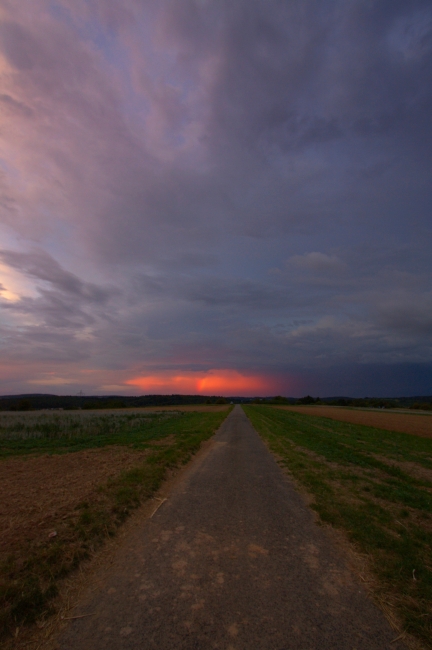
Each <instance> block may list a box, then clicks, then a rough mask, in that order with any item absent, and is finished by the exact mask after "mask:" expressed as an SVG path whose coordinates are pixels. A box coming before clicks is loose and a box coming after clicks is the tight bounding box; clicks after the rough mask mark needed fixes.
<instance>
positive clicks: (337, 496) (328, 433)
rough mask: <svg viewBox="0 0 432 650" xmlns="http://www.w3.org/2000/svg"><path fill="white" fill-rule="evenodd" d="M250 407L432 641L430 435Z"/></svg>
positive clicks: (273, 444)
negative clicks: (418, 434)
mask: <svg viewBox="0 0 432 650" xmlns="http://www.w3.org/2000/svg"><path fill="white" fill-rule="evenodd" d="M244 408H245V411H246V413H247V415H248V417H249V418H250V420H251V421H252V423H253V425H254V427H255V428H256V430H257V431H258V432H259V433H260V434H261V436H262V437H263V438H264V439H265V440H266V441H267V443H268V445H269V447H270V449H271V450H272V451H273V452H275V453H276V454H277V455H278V457H279V458H280V459H281V463H282V464H283V465H284V466H285V467H286V469H287V470H288V471H289V473H291V474H292V476H293V477H294V478H295V479H296V480H297V481H298V483H299V484H300V485H302V486H303V487H304V488H305V489H306V490H307V491H308V493H309V494H310V495H312V497H313V504H312V508H314V509H315V510H316V512H317V513H318V515H319V516H320V518H321V520H322V521H323V522H326V523H328V524H331V525H332V526H334V527H336V528H338V529H341V530H343V531H345V533H346V535H347V536H348V538H349V540H350V541H351V542H352V543H354V545H355V547H356V549H357V550H359V551H360V552H361V553H362V554H364V555H366V556H367V558H368V561H369V566H370V568H371V570H372V572H373V573H374V575H375V576H376V578H377V587H376V595H377V597H378V598H379V599H380V600H385V602H387V603H389V604H390V605H391V607H392V609H393V611H394V612H395V613H396V614H397V616H398V618H399V620H400V621H401V622H402V625H403V628H404V630H405V631H406V632H408V633H410V634H412V635H414V636H416V637H417V638H418V639H420V640H421V641H422V643H423V644H424V645H425V646H426V647H428V648H432V642H431V639H432V440H431V439H427V438H420V437H418V436H414V435H411V434H405V433H398V432H392V431H386V430H383V429H374V428H372V427H366V426H362V425H356V424H350V423H346V422H339V421H336V420H330V419H329V418H324V417H313V416H309V415H303V414H300V413H293V412H290V411H281V410H279V409H276V408H271V407H265V406H264V407H263V406H247V407H244Z"/></svg>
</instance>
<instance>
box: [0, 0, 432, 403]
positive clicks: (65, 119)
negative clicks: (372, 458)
mask: <svg viewBox="0 0 432 650" xmlns="http://www.w3.org/2000/svg"><path fill="white" fill-rule="evenodd" d="M0 51H1V53H2V55H3V57H4V61H5V63H4V66H5V67H4V69H3V68H1V69H0V75H1V80H2V81H3V88H2V91H1V93H0V111H1V113H0V115H1V119H2V123H1V125H2V133H3V134H4V141H5V145H4V148H3V151H4V156H3V157H2V159H1V160H0V205H2V206H3V207H2V209H3V212H2V222H3V223H4V224H7V228H8V230H5V237H7V238H10V237H12V236H11V235H10V233H11V232H12V233H16V239H13V237H12V239H11V244H10V246H9V239H8V241H7V242H6V243H5V244H4V245H3V246H2V248H3V249H8V250H3V252H2V256H1V258H2V261H3V264H4V265H5V269H6V271H5V273H6V276H5V279H2V285H3V288H2V291H1V295H3V296H4V297H6V298H7V295H8V291H9V292H12V294H13V293H14V291H15V293H17V294H18V295H19V299H16V298H13V300H12V299H10V297H9V298H8V299H7V300H9V301H7V300H6V298H5V300H3V303H4V307H5V309H4V313H5V319H6V320H5V325H4V329H3V332H4V336H5V337H6V338H5V340H7V341H9V348H8V354H9V356H10V357H11V358H12V357H13V354H15V352H16V354H17V355H18V354H19V356H20V358H22V356H23V352H22V351H23V350H25V354H26V355H28V359H33V358H37V359H41V358H48V357H49V358H50V359H56V358H57V359H59V360H61V362H62V363H64V366H65V368H66V367H67V363H68V361H69V360H71V359H73V358H76V359H78V358H79V359H82V360H83V363H84V361H85V362H86V363H88V367H89V368H90V367H93V366H96V367H97V368H99V369H103V368H119V367H122V368H124V369H126V370H127V368H132V367H135V366H137V365H138V366H140V367H142V368H144V367H145V366H146V364H150V365H151V366H152V367H153V368H154V367H156V366H157V364H158V363H159V366H160V368H162V369H163V370H164V371H165V370H167V369H169V367H170V364H171V366H172V367H174V366H175V367H176V368H183V369H188V370H197V369H199V368H203V369H204V370H208V369H211V368H217V367H223V368H234V369H236V368H237V369H242V368H243V369H255V370H257V371H267V370H268V371H269V372H273V373H276V374H277V373H279V375H278V376H283V375H284V374H286V375H290V373H291V374H293V373H294V374H295V376H297V377H300V376H302V372H303V375H304V377H307V378H308V379H307V380H308V381H309V382H311V384H310V385H312V384H313V382H312V379H311V377H312V376H313V372H314V369H316V372H317V377H320V379H319V381H320V382H321V383H320V384H319V385H320V386H321V385H322V386H323V387H325V386H329V387H332V392H339V391H337V390H336V387H337V377H338V368H339V369H340V378H341V379H340V381H341V384H342V385H344V380H343V377H345V375H346V372H347V371H346V368H348V367H352V368H353V373H354V374H355V376H356V377H357V378H358V380H357V379H356V380H355V381H354V380H353V383H352V386H353V390H355V391H356V392H360V393H367V392H370V391H368V390H367V388H366V385H367V383H368V382H369V383H370V385H371V386H372V385H374V386H378V385H379V386H383V387H384V385H385V381H384V379H383V380H382V381H381V384H379V382H378V383H375V384H374V383H373V381H372V377H373V373H374V372H378V370H376V369H377V368H379V367H380V368H381V367H383V368H387V367H393V366H394V367H396V365H397V364H399V365H398V367H403V364H411V365H410V366H409V367H410V368H411V370H410V373H411V374H410V375H409V376H410V377H412V376H413V374H415V368H420V366H417V365H412V364H418V363H421V362H424V363H430V362H432V350H431V347H430V334H431V329H432V325H431V323H432V312H431V309H430V305H431V304H432V301H431V297H432V294H431V289H430V287H431V279H432V269H431V261H430V254H429V251H430V239H431V217H430V215H431V207H432V205H431V204H432V200H431V189H430V188H431V185H432V184H431V162H432V160H431V152H432V123H431V120H430V115H431V109H432V9H431V6H430V2H428V1H421V0H413V2H411V3H409V4H407V3H405V2H399V1H398V0H396V1H395V0H392V1H391V2H390V0H383V1H382V2H371V3H364V2H361V1H360V0H359V1H354V2H350V3H346V2H343V1H342V0H339V1H335V2H331V3H329V2H325V1H324V0H302V1H300V0H299V1H295V2H289V3H287V2H285V3H281V2H279V1H276V0H270V1H266V2H264V1H263V0H260V1H258V0H254V1H252V2H251V1H248V2H246V1H243V0H239V1H237V2H235V3H232V2H227V1H221V2H214V1H211V0H200V1H198V0H182V1H180V2H172V1H170V0H162V1H158V2H154V1H153V0H147V1H145V2H138V1H135V0H126V1H125V2H124V3H122V4H121V7H120V5H119V4H118V3H116V2H113V1H108V0H98V1H97V2H95V3H93V4H91V5H89V4H88V3H86V2H81V0H76V2H73V3H72V2H68V1H67V0H59V1H58V2H57V3H54V4H53V3H49V2H45V0H37V2H30V3H24V4H23V5H22V6H21V5H17V4H15V3H10V2H7V3H6V4H5V20H4V22H3V24H2V26H1V29H0ZM2 65H3V63H2ZM14 236H15V235H14ZM35 244H36V245H37V249H35ZM9 249H13V250H9ZM48 250H49V253H48V252H47V251H48ZM29 251H30V252H29ZM66 260H67V261H66ZM66 269H69V270H66ZM8 273H9V274H10V275H9V276H8V275H7V274H8ZM14 273H16V274H18V275H17V277H16V278H15V276H14V275H13V274H14ZM21 276H24V277H25V278H26V282H30V284H31V285H32V287H33V289H32V291H30V292H29V290H28V287H27V285H26V287H27V288H26V289H25V290H24V289H23V290H22V291H21V290H20V289H19V287H20V286H21V285H20V282H21V280H20V277H21ZM95 278H96V279H95ZM14 282H15V283H16V286H17V287H18V289H16V290H13V283H14ZM11 287H12V289H11ZM12 294H11V295H12ZM14 319H15V320H14ZM20 319H21V321H20ZM17 323H19V324H20V327H19V328H18V329H17V327H16V325H17ZM12 351H15V352H12ZM19 351H20V352H19ZM380 364H381V365H380ZM395 364H396V365H395ZM400 364H402V365H400ZM363 366H364V367H366V366H367V367H368V368H371V369H372V368H374V369H375V370H370V372H369V371H368V372H369V374H368V373H367V372H366V371H365V373H363V374H362V371H361V368H362V367H363ZM354 368H356V370H355V371H354ZM302 369H303V370H302ZM344 369H345V370H344ZM126 370H125V371H126ZM65 372H66V370H65ZM308 373H309V374H308ZM326 373H327V374H326ZM344 373H345V374H344ZM386 373H387V370H385V371H384V370H383V371H382V374H381V375H380V376H381V377H383V378H384V377H389V376H390V375H389V373H387V374H386ZM418 373H419V374H418V376H419V377H423V379H422V380H420V379H419V382H420V384H421V381H425V380H424V377H425V376H426V375H424V373H423V371H421V370H418ZM422 373H423V374H422ZM398 376H400V382H402V377H403V373H402V372H401V373H400V375H398ZM407 376H408V375H407ZM326 377H327V378H328V381H329V383H328V384H326V383H325V382H326ZM299 381H300V380H299ZM305 381H306V380H305ZM398 381H399V380H398ZM410 381H411V380H410ZM410 381H408V379H407V382H406V391H408V392H409V391H410V390H411V389H410V385H411V384H410ZM356 382H357V383H356ZM110 383H111V382H110ZM414 384H415V382H414ZM414 384H412V385H414ZM313 385H315V384H313ZM398 385H400V386H401V387H402V385H403V382H402V383H400V384H398ZM416 385H417V384H416ZM424 385H425V386H426V385H428V384H427V382H426V381H425V383H424ZM362 386H364V390H363V388H362ZM303 387H305V385H303V384H302V388H303ZM333 388H334V390H333ZM299 390H300V389H299ZM305 390H306V391H307V390H308V389H307V388H306V387H305ZM311 390H312V389H311ZM329 390H330V388H329ZM377 390H378V388H377ZM380 390H381V388H380ZM383 390H384V388H383ZM318 392H320V393H321V394H322V393H323V392H324V393H325V392H328V391H327V389H326V390H321V389H320V390H319V391H318ZM384 392H385V390H384ZM402 392H403V391H402Z"/></svg>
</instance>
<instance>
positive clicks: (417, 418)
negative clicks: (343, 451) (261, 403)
mask: <svg viewBox="0 0 432 650" xmlns="http://www.w3.org/2000/svg"><path fill="white" fill-rule="evenodd" d="M277 408H281V409H284V410H287V411H294V412H295V413H304V414H305V415H316V416H317V417H321V418H331V419H332V420H339V421H340V422H352V423H353V424H364V425H365V426H367V427H376V428H378V429H386V430H387V431H400V432H401V433H413V434H415V435H416V436H423V437H425V438H432V415H426V414H425V415H423V414H422V415H418V414H417V413H413V414H411V413H389V412H387V411H383V412H373V411H361V410H355V409H344V408H341V407H339V406H278V407H277Z"/></svg>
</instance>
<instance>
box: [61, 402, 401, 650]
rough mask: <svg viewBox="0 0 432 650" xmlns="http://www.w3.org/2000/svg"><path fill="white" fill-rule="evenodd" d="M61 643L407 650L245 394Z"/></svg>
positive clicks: (65, 647)
mask: <svg viewBox="0 0 432 650" xmlns="http://www.w3.org/2000/svg"><path fill="white" fill-rule="evenodd" d="M98 584H99V586H98V588H97V590H96V591H92V592H91V593H89V594H88V595H87V596H86V597H85V598H84V600H83V601H82V602H81V604H80V605H79V606H78V608H77V609H76V610H75V612H74V614H76V616H81V618H76V619H75V620H73V621H71V622H70V624H69V626H68V627H67V628H66V629H65V630H64V631H63V632H62V634H61V636H60V637H59V639H58V646H57V647H58V648H59V649H60V650H138V649H139V650H153V649H158V650H173V649H177V648H178V649H184V650H192V649H193V650H210V649H213V648H214V649H221V650H327V649H329V650H330V649H332V650H383V649H386V648H388V649H389V650H390V649H391V650H402V649H403V648H405V647H406V646H405V645H404V644H403V643H402V642H401V641H398V640H396V641H394V639H395V637H397V633H396V632H395V631H394V630H392V629H391V627H390V625H389V624H388V622H387V620H386V619H385V617H384V615H383V613H382V612H381V611H380V610H379V609H378V608H377V607H376V606H375V605H374V604H373V602H372V601H371V600H370V598H369V597H368V595H367V593H366V591H365V589H364V588H363V586H362V585H361V583H360V581H359V580H358V579H357V578H356V577H355V575H354V574H353V573H352V572H351V571H350V569H349V568H348V566H347V563H346V561H345V559H344V557H343V556H342V553H341V551H340V550H339V549H338V548H337V547H336V546H335V545H334V543H333V542H332V540H331V537H330V535H329V534H328V533H327V532H326V530H325V529H323V528H320V527H319V526H318V525H317V523H316V519H315V516H314V515H313V513H312V512H311V511H310V510H309V509H308V507H307V506H306V505H305V502H304V500H303V498H302V497H301V496H300V495H299V494H298V492H296V490H295V489H294V487H293V485H292V483H291V481H290V480H289V478H288V477H287V476H285V475H284V474H283V472H282V470H281V469H280V468H279V466H278V464H277V463H276V461H275V459H274V458H273V456H272V455H271V454H270V453H269V451H268V450H267V448H266V446H265V445H264V443H263V442H262V440H261V438H260V437H259V436H258V434H257V433H256V431H255V430H254V428H253V427H252V425H251V423H250V422H249V420H248V419H247V417H246V415H245V414H244V412H243V410H242V409H241V407H240V406H235V407H234V409H233V411H232V412H231V413H230V415H229V416H228V417H227V419H226V420H225V422H224V423H223V425H222V426H221V428H220V429H219V431H218V432H217V434H216V435H215V436H214V438H213V439H212V443H211V444H210V446H209V447H208V451H207V452H206V453H203V454H201V455H199V456H198V457H197V458H196V459H195V460H194V461H193V462H192V463H191V464H190V466H189V467H188V468H187V470H186V472H185V473H184V474H183V475H182V477H181V479H180V480H179V481H178V482H177V483H176V485H175V487H174V488H173V490H172V492H171V493H170V494H169V498H168V499H167V501H166V502H165V503H163V504H162V506H161V507H160V508H159V509H158V511H157V512H156V513H155V514H154V516H153V517H152V518H147V519H145V520H143V522H142V525H141V524H140V526H139V527H138V529H137V530H136V531H134V533H133V535H131V537H130V538H128V539H127V540H125V543H124V544H122V545H121V547H120V548H119V549H118V551H117V554H116V557H115V560H114V563H113V564H112V565H111V567H110V569H109V571H108V570H106V571H105V574H104V575H103V577H102V578H101V580H100V581H99V583H98Z"/></svg>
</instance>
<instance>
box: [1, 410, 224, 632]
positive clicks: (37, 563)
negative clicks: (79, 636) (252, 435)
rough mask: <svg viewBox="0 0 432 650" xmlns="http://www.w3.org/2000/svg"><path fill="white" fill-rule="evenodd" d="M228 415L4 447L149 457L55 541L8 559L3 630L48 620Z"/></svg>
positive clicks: (192, 415) (60, 528)
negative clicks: (72, 582)
mask: <svg viewBox="0 0 432 650" xmlns="http://www.w3.org/2000/svg"><path fill="white" fill-rule="evenodd" d="M228 412H229V411H225V412H216V413H202V412H200V413H197V412H189V413H186V414H177V415H176V416H172V417H159V418H153V419H149V420H146V421H141V422H140V425H139V426H135V427H134V428H132V430H131V429H130V428H128V427H123V429H122V428H120V429H118V427H117V429H116V431H108V432H105V433H104V432H103V431H99V433H98V434H95V435H91V436H82V435H81V434H78V435H77V436H75V437H74V436H71V437H68V436H66V437H65V436H63V437H59V438H55V437H53V438H47V437H45V438H44V437H35V438H33V439H32V438H27V439H25V440H22V439H21V438H19V437H17V438H14V439H10V440H4V439H3V440H2V442H1V444H2V445H4V446H6V453H5V455H7V456H8V457H9V456H11V455H13V452H14V451H15V454H16V455H22V454H23V453H41V452H43V453H47V451H50V452H51V453H67V452H72V451H75V450H78V449H83V448H89V447H93V448H94V447H100V446H103V445H113V444H114V445H115V444H117V445H121V446H122V447H124V446H125V445H127V446H128V447H129V449H137V450H141V451H142V450H143V449H148V455H147V456H146V457H145V460H144V462H141V464H139V465H138V466H136V467H134V468H133V469H131V470H128V471H124V472H122V473H121V474H120V475H118V476H116V477H115V478H113V479H111V480H110V481H109V482H108V483H106V484H105V485H102V486H100V488H99V490H98V494H97V498H95V499H92V501H91V502H82V503H79V504H77V505H76V509H75V511H74V512H73V513H71V515H70V517H67V518H66V519H64V520H61V521H59V522H57V523H56V533H57V534H56V536H55V537H53V539H52V540H49V541H47V542H44V543H42V544H37V545H30V546H29V547H28V548H24V549H22V548H21V549H20V555H19V557H17V556H12V557H10V558H8V560H7V561H6V562H5V563H4V565H3V566H2V567H1V575H0V628H1V633H2V634H6V633H8V632H12V631H13V630H15V628H16V627H17V626H19V625H23V624H28V623H31V622H33V621H34V620H35V619H37V618H41V617H44V616H46V615H48V613H50V601H51V600H52V598H53V597H54V596H55V595H56V594H57V591H58V582H59V580H60V579H61V578H63V577H65V576H66V575H68V574H69V573H70V572H71V571H72V570H73V569H75V568H76V567H77V566H78V565H79V563H80V562H81V561H82V560H83V559H86V558H88V557H90V556H91V555H92V553H94V551H95V550H96V549H97V548H98V547H99V546H100V545H101V544H102V543H103V541H104V539H106V538H107V537H109V536H112V535H114V534H115V531H116V529H117V528H118V527H119V526H120V525H121V523H122V522H123V521H124V520H125V519H126V518H127V516H128V515H129V514H130V513H131V511H132V510H133V509H135V508H137V507H138V506H139V505H140V504H141V503H142V502H143V501H144V500H145V499H147V498H149V497H150V496H151V495H152V494H153V493H154V492H155V491H156V490H157V489H158V488H159V487H160V485H161V483H162V482H163V480H164V478H165V476H166V472H167V470H168V469H170V468H175V467H179V466H181V465H183V464H186V463H187V462H188V461H189V460H190V458H191V456H192V455H193V454H194V453H195V452H196V451H197V450H198V449H199V447H200V445H201V443H202V442H203V441H204V440H206V439H208V438H209V437H210V436H211V435H212V434H213V433H214V432H215V431H216V430H217V429H218V427H219V426H220V425H221V423H222V421H223V420H224V419H225V417H226V416H227V414H228ZM135 424H137V423H135ZM159 441H160V443H161V444H158V443H159ZM23 443H25V444H24V447H23ZM150 443H151V444H150ZM32 445H33V447H32Z"/></svg>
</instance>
